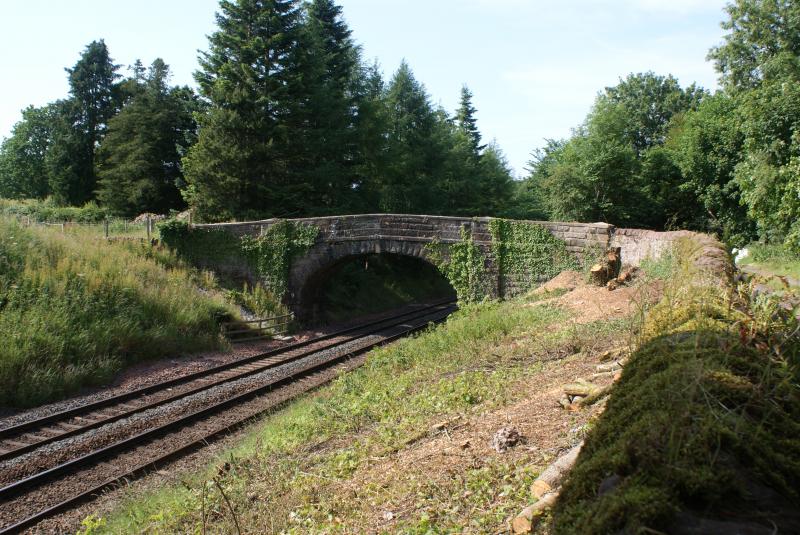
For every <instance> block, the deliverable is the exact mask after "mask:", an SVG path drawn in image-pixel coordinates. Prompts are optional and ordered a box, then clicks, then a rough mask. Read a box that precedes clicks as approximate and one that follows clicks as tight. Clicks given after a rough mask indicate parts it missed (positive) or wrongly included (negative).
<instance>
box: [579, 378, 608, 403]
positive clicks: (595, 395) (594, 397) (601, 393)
mask: <svg viewBox="0 0 800 535" xmlns="http://www.w3.org/2000/svg"><path fill="white" fill-rule="evenodd" d="M612 384H613V383H612ZM611 386H612V385H608V386H604V387H603V388H599V389H597V390H596V391H594V392H592V393H591V394H589V395H588V396H586V397H585V398H582V399H581V400H580V401H579V402H578V403H579V404H580V406H581V407H588V406H590V405H594V404H595V403H597V402H598V401H599V400H601V399H603V398H604V397H606V396H607V395H608V393H609V392H611Z"/></svg>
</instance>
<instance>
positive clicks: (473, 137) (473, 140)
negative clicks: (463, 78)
mask: <svg viewBox="0 0 800 535" xmlns="http://www.w3.org/2000/svg"><path fill="white" fill-rule="evenodd" d="M477 111H478V110H476V109H475V106H473V105H472V91H470V90H469V88H468V87H467V86H466V85H463V86H461V101H460V104H459V107H458V111H456V121H457V123H458V127H459V128H460V129H461V131H462V132H463V133H464V134H465V135H466V136H467V138H468V139H469V141H470V146H471V147H472V152H473V153H474V154H475V157H476V159H477V158H479V157H480V154H481V152H482V151H483V149H485V148H486V145H481V133H480V131H479V130H478V120H477V119H476V118H475V113H476V112H477Z"/></svg>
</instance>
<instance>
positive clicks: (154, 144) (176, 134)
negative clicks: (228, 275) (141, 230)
mask: <svg viewBox="0 0 800 535" xmlns="http://www.w3.org/2000/svg"><path fill="white" fill-rule="evenodd" d="M168 80H169V67H168V66H167V64H166V63H164V61H163V60H161V59H157V60H155V61H154V62H153V64H152V65H151V67H150V70H149V73H148V75H147V77H146V78H144V79H140V80H139V81H138V82H137V83H138V84H139V86H140V87H139V89H138V90H137V91H136V93H135V95H134V96H133V98H132V99H131V100H130V102H129V103H128V104H127V105H126V106H125V107H124V108H123V109H122V111H121V112H120V113H119V114H118V115H116V116H115V117H113V118H112V119H111V120H110V121H109V125H108V133H107V135H106V137H105V139H104V141H103V144H102V145H101V146H100V149H99V151H98V154H97V160H98V163H97V176H98V179H99V190H98V199H99V200H100V202H101V203H102V204H103V205H104V206H106V207H108V208H109V209H110V210H111V211H112V212H113V213H115V214H118V215H122V216H134V215H137V214H139V213H142V212H156V213H166V212H167V211H168V210H170V209H176V208H180V207H181V206H182V199H181V196H180V192H179V189H178V188H179V186H181V185H182V166H181V156H182V155H183V153H184V152H185V150H186V149H187V148H188V144H189V143H191V142H192V138H193V136H194V131H195V128H196V125H195V122H194V119H193V116H192V113H193V111H195V110H196V109H197V108H198V104H197V99H196V97H195V95H194V93H193V92H192V91H191V89H189V88H170V87H169V85H168Z"/></svg>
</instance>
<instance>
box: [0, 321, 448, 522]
mask: <svg viewBox="0 0 800 535" xmlns="http://www.w3.org/2000/svg"><path fill="white" fill-rule="evenodd" d="M456 308H457V307H452V308H450V309H446V310H445V311H442V312H439V313H438V314H435V315H436V317H435V318H433V319H428V320H427V321H425V322H423V323H421V324H417V325H413V326H407V328H406V329H405V330H404V331H402V332H399V333H395V334H393V335H390V336H388V337H387V338H385V339H383V340H380V341H377V342H374V343H371V344H368V345H367V346H364V347H362V348H358V349H355V350H352V351H349V352H347V353H344V354H342V355H339V356H336V357H333V358H332V359H329V360H326V361H324V362H320V363H317V364H312V365H310V366H308V367H307V368H305V369H303V370H300V371H297V372H294V373H292V374H289V375H287V376H285V377H283V378H280V379H276V380H274V381H271V382H270V384H267V385H262V386H259V387H257V388H255V389H253V390H251V391H248V392H245V393H243V394H240V395H238V396H236V397H234V398H230V399H228V400H225V401H223V402H221V403H218V404H217V405H215V406H214V408H215V409H216V410H217V411H218V410H220V409H221V408H224V407H227V406H229V405H232V404H234V403H237V402H241V401H243V400H247V399H249V398H255V397H258V396H259V395H260V394H262V393H266V392H268V391H271V390H273V389H275V388H279V387H281V386H285V385H288V384H290V383H292V382H295V381H297V380H300V379H303V378H304V377H308V376H310V375H313V374H314V373H318V372H322V371H324V370H326V369H329V368H332V367H335V366H336V365H338V364H340V363H342V362H345V361H347V360H349V359H351V358H353V357H356V356H358V355H361V354H364V353H366V352H368V351H370V350H371V349H374V348H375V347H379V346H382V345H385V344H388V343H390V342H392V341H394V340H397V339H399V338H402V337H403V336H407V335H408V334H411V333H413V332H416V331H419V330H421V329H424V328H425V327H427V326H428V325H429V324H430V323H439V322H441V321H444V320H445V319H446V318H447V317H448V316H449V315H450V313H451V312H452V311H454V310H455V309H456ZM432 315H434V314H428V315H426V316H423V317H429V316H432ZM418 319H421V318H418ZM312 388H314V387H312ZM309 389H310V388H309ZM280 403H285V401H282V402H280ZM280 403H279V404H280ZM279 404H278V405H279ZM274 406H275V405H271V406H269V407H266V408H264V409H260V410H257V411H255V412H253V413H250V414H248V415H247V416H245V417H242V418H239V419H237V420H236V421H233V422H229V423H226V424H225V425H223V426H221V427H219V428H217V429H214V430H213V431H211V432H209V433H206V434H204V436H202V437H201V438H198V439H195V440H191V441H189V442H187V443H185V444H182V445H180V446H178V447H175V448H173V449H171V450H169V451H167V452H165V453H163V454H161V455H159V456H158V457H157V458H155V459H151V460H148V461H146V462H144V463H141V464H139V465H137V466H135V467H134V468H131V469H128V470H127V471H125V472H124V473H123V474H120V475H117V476H114V477H112V478H110V479H108V480H106V481H104V482H103V483H100V484H99V485H96V486H94V487H92V488H91V489H88V490H85V491H82V492H80V493H77V494H75V495H74V496H71V497H69V498H67V499H65V500H63V501H61V502H59V503H57V504H55V505H53V506H50V507H47V508H45V509H43V510H41V511H38V512H36V513H34V514H32V515H30V516H28V517H26V518H24V519H22V520H19V521H17V522H16V523H14V524H12V525H9V526H5V527H1V528H0V535H7V534H12V533H19V532H21V531H22V530H24V529H26V528H28V527H31V526H33V525H34V524H36V523H38V522H40V521H42V520H44V519H46V518H48V517H50V516H53V515H55V514H58V513H60V512H62V511H65V510H67V509H69V508H70V507H72V506H75V505H78V504H80V503H83V502H84V501H88V500H90V499H92V498H93V497H95V496H96V495H97V494H99V493H100V492H102V491H103V490H105V489H107V488H109V487H111V486H112V485H115V484H117V483H120V482H122V481H125V480H129V479H133V478H135V477H137V476H139V475H141V474H143V473H145V472H147V470H148V469H151V468H154V467H157V466H158V465H159V464H161V463H164V462H167V461H169V460H171V459H173V458H175V457H177V456H180V455H182V454H184V453H186V452H189V451H193V450H195V449H198V448H200V447H202V446H205V445H206V444H208V443H209V442H211V441H213V440H215V439H216V438H218V437H219V436H220V435H222V434H223V433H226V432H228V431H230V430H232V429H235V428H238V427H241V426H242V425H244V424H246V423H248V422H250V421H252V420H253V418H256V417H258V416H260V415H262V414H265V413H267V412H269V411H271V410H273V409H274ZM211 409H212V407H207V408H205V409H201V410H199V411H195V412H194V413H192V414H190V415H186V416H185V417H184V418H182V419H181V420H180V421H174V422H170V423H168V424H164V425H163V426H160V427H159V428H155V429H151V430H148V431H145V432H143V433H140V434H139V435H136V436H135V437H131V438H129V439H126V441H127V442H128V443H129V445H130V444H135V443H136V442H137V441H138V442H139V443H141V442H143V441H146V440H149V439H151V438H155V435H156V434H157V433H155V431H156V430H161V432H162V433H163V432H164V431H165V430H169V429H173V428H175V427H180V426H182V425H184V424H187V423H189V421H188V420H187V418H190V417H191V418H193V419H195V420H196V419H198V418H201V417H202V416H203V415H210V414H211V413H212V412H214V411H212V410H211ZM118 444H119V443H117V444H113V445H111V446H108V447H106V448H104V449H103V450H98V452H101V451H102V452H103V453H102V454H101V455H100V456H99V457H96V458H97V459H99V458H105V457H107V456H108V455H111V454H113V453H114V452H116V451H117V450H120V449H121V448H122V447H121V446H118ZM98 452H95V453H98ZM90 455H91V454H90ZM86 457H87V456H84V457H81V458H79V459H76V460H75V461H81V462H80V463H78V465H77V466H80V465H83V464H85V463H86V462H87V459H86ZM75 461H70V462H71V463H74V462H75ZM65 464H66V463H65ZM61 466H63V465H61ZM72 466H76V465H75V464H73V465H72ZM58 468H59V467H56V469H58ZM56 469H51V471H49V472H51V474H52V473H53V470H56ZM59 473H60V472H59ZM6 488H8V487H6ZM2 490H5V489H0V492H2Z"/></svg>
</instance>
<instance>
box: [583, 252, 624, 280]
mask: <svg viewBox="0 0 800 535" xmlns="http://www.w3.org/2000/svg"><path fill="white" fill-rule="evenodd" d="M621 252H622V249H621V248H620V247H612V248H611V249H608V250H606V252H605V254H604V255H603V256H602V258H601V259H600V261H599V262H598V263H597V264H595V265H593V266H592V268H591V269H590V270H589V275H590V277H591V279H592V283H593V284H595V285H597V286H605V285H606V284H608V281H610V280H612V279H615V278H616V277H617V275H619V270H620V269H621V268H622V255H621Z"/></svg>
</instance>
